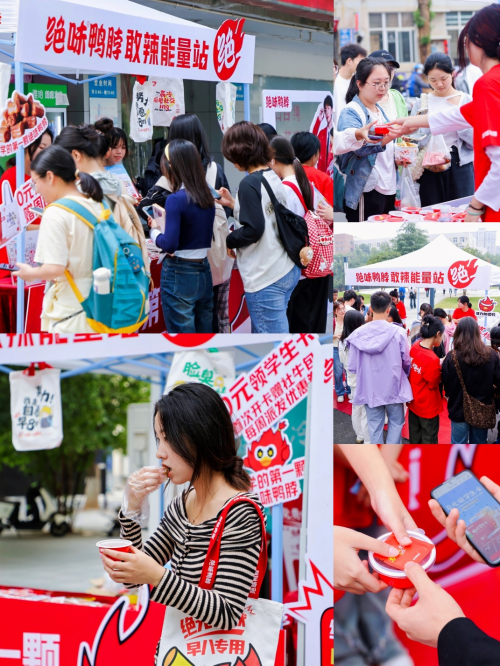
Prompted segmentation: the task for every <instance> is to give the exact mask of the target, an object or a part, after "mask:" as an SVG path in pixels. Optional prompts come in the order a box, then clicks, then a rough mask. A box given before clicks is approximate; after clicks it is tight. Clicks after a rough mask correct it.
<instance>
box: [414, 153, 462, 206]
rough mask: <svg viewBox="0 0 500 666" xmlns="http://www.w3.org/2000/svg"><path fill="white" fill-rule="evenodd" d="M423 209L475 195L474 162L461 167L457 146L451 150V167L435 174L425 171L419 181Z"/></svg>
mask: <svg viewBox="0 0 500 666" xmlns="http://www.w3.org/2000/svg"><path fill="white" fill-rule="evenodd" d="M418 182H419V183H420V201H421V203H422V207H425V206H432V205H433V204H438V203H443V202H444V201H453V199H460V198H461V197H469V196H472V195H473V194H474V166H473V164H472V162H469V164H464V165H463V166H460V164H459V162H458V150H457V147H456V146H453V147H452V149H451V167H450V168H449V169H447V170H446V171H442V172H440V173H435V172H434V171H429V170H428V169H424V173H423V174H422V175H421V176H420V178H419V179H418Z"/></svg>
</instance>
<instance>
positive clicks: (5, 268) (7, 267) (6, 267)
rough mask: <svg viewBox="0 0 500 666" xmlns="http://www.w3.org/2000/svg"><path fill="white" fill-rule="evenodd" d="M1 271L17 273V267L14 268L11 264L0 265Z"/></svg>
mask: <svg viewBox="0 0 500 666" xmlns="http://www.w3.org/2000/svg"><path fill="white" fill-rule="evenodd" d="M0 270H1V271H11V272H12V271H18V270H19V266H14V265H13V264H0Z"/></svg>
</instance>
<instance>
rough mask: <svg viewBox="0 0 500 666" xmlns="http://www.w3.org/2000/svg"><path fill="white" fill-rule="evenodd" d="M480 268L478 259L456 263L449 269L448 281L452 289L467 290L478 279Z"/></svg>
mask: <svg viewBox="0 0 500 666" xmlns="http://www.w3.org/2000/svg"><path fill="white" fill-rule="evenodd" d="M478 268H479V266H478V265H477V259H471V260H470V261H456V262H455V263H454V264H452V265H451V266H450V267H449V269H448V281H449V283H450V284H451V285H452V287H456V288H457V289H465V287H468V286H469V285H470V283H471V282H472V281H473V280H474V278H475V277H476V273H477V269H478Z"/></svg>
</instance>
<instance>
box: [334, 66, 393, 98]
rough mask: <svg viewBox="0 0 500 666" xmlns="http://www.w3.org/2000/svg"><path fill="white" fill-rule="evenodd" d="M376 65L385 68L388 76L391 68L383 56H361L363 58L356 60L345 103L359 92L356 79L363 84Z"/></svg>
mask: <svg viewBox="0 0 500 666" xmlns="http://www.w3.org/2000/svg"><path fill="white" fill-rule="evenodd" d="M378 65H381V66H382V67H383V68H384V69H386V70H387V73H388V74H389V78H390V76H391V70H390V68H389V65H388V64H387V61H386V60H384V59H383V58H372V57H371V56H368V58H363V60H360V61H359V62H358V65H357V67H356V71H355V73H354V76H353V77H352V78H351V82H350V84H349V88H348V89H347V93H346V96H345V101H346V104H349V102H352V100H353V99H354V98H355V97H356V95H358V94H359V87H358V81H361V83H362V84H363V85H364V84H365V83H366V81H367V80H368V77H369V76H370V74H371V73H372V71H373V70H374V68H375V67H377V66H378Z"/></svg>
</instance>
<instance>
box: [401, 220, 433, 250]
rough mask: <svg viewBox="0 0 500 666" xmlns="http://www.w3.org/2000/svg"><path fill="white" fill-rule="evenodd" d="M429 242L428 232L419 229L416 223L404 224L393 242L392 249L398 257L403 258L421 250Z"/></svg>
mask: <svg viewBox="0 0 500 666" xmlns="http://www.w3.org/2000/svg"><path fill="white" fill-rule="evenodd" d="M428 242H429V236H428V234H427V232H426V231H423V230H422V229H420V228H419V227H417V225H416V224H415V222H404V223H403V224H402V225H401V227H400V229H399V231H398V234H397V236H396V238H395V239H394V240H393V241H392V247H393V249H394V250H395V251H396V252H397V255H396V256H401V255H403V254H409V253H410V252H415V250H420V248H421V247H424V246H425V245H427V243H428Z"/></svg>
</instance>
